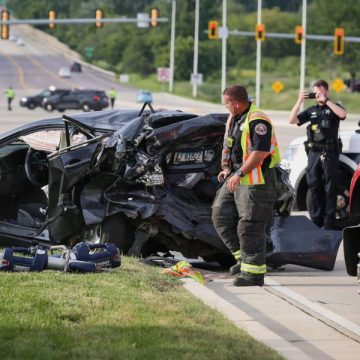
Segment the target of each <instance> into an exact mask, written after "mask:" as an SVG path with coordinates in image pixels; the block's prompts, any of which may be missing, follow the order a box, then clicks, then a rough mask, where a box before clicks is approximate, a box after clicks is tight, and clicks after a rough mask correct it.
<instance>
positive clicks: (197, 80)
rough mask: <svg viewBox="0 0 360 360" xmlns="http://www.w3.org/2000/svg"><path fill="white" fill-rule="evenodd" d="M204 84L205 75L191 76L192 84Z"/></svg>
mask: <svg viewBox="0 0 360 360" xmlns="http://www.w3.org/2000/svg"><path fill="white" fill-rule="evenodd" d="M202 83H203V74H191V84H192V85H201V84H202Z"/></svg>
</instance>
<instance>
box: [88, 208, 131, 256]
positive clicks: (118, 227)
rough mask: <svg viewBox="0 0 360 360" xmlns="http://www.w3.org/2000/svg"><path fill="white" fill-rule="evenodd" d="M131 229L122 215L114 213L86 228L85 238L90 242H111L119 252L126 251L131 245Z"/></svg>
mask: <svg viewBox="0 0 360 360" xmlns="http://www.w3.org/2000/svg"><path fill="white" fill-rule="evenodd" d="M130 236H131V231H130V229H129V228H128V226H127V225H126V221H125V218H124V216H123V215H120V214H116V215H112V216H110V217H108V218H105V219H104V221H103V222H102V223H100V224H96V225H94V226H93V227H91V229H89V230H87V234H86V236H85V240H86V241H89V242H90V243H102V244H105V243H113V244H115V245H116V246H117V247H118V248H119V250H120V251H121V252H124V253H125V252H127V251H128V250H129V248H130V245H131V240H130V238H129V237H130Z"/></svg>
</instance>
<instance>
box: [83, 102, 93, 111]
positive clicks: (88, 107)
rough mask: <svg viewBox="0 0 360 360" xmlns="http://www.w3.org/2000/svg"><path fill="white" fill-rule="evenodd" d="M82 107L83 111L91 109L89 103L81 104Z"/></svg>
mask: <svg viewBox="0 0 360 360" xmlns="http://www.w3.org/2000/svg"><path fill="white" fill-rule="evenodd" d="M82 109H83V110H84V111H85V112H88V111H90V110H91V107H90V105H89V104H86V103H85V104H83V105H82Z"/></svg>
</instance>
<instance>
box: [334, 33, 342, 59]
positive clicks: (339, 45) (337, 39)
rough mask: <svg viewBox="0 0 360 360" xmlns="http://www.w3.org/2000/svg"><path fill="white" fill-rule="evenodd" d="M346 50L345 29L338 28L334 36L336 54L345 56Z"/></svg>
mask: <svg viewBox="0 0 360 360" xmlns="http://www.w3.org/2000/svg"><path fill="white" fill-rule="evenodd" d="M344 48H345V43H344V28H336V29H335V34H334V54H335V55H343V54H344Z"/></svg>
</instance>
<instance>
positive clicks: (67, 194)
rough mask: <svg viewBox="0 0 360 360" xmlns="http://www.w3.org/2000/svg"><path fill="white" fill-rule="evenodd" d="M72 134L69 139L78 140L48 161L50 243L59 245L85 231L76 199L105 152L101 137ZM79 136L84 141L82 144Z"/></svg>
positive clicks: (76, 132) (74, 132)
mask: <svg viewBox="0 0 360 360" xmlns="http://www.w3.org/2000/svg"><path fill="white" fill-rule="evenodd" d="M68 130H69V129H68ZM69 132H71V133H72V135H71V136H69V138H71V137H72V138H74V137H75V135H76V136H77V140H76V141H74V142H71V144H70V146H65V147H63V148H62V149H60V150H59V151H58V152H56V153H53V154H51V155H50V156H49V158H48V161H49V205H48V229H49V235H50V239H51V241H53V242H56V243H61V242H64V241H65V240H66V239H68V238H70V237H72V236H76V235H79V234H80V232H81V230H82V227H83V220H82V213H81V209H80V205H79V204H78V203H77V202H76V199H75V197H76V191H77V189H78V187H81V186H82V184H83V181H84V179H85V177H86V176H87V175H88V174H90V173H91V168H92V166H93V165H94V164H95V162H96V157H97V155H98V153H99V151H100V150H101V148H102V142H101V139H102V136H94V137H91V138H89V137H87V136H86V135H85V134H82V133H81V132H78V131H74V128H73V129H70V130H69ZM74 134H75V135H74ZM79 135H80V136H83V138H84V139H83V140H81V139H80V140H79V139H78V137H79ZM67 145H69V144H67ZM94 159H95V161H94Z"/></svg>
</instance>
